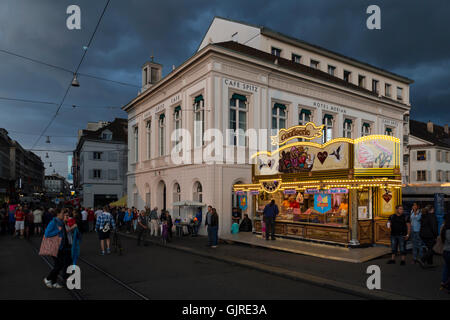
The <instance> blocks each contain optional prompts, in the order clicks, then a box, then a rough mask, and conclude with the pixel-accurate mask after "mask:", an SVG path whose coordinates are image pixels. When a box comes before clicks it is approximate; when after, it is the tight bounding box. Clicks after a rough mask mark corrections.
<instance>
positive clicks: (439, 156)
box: [436, 150, 442, 162]
mask: <svg viewBox="0 0 450 320" xmlns="http://www.w3.org/2000/svg"><path fill="white" fill-rule="evenodd" d="M436 161H438V162H442V157H441V150H436Z"/></svg>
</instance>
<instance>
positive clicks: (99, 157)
mask: <svg viewBox="0 0 450 320" xmlns="http://www.w3.org/2000/svg"><path fill="white" fill-rule="evenodd" d="M102 153H103V152H97V151H94V153H93V158H94V160H102Z"/></svg>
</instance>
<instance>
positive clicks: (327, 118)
mask: <svg viewBox="0 0 450 320" xmlns="http://www.w3.org/2000/svg"><path fill="white" fill-rule="evenodd" d="M323 124H324V125H325V127H324V128H323V136H322V137H323V138H322V141H323V143H325V142H327V141H330V140H331V139H333V116H332V115H331V114H325V115H324V117H323Z"/></svg>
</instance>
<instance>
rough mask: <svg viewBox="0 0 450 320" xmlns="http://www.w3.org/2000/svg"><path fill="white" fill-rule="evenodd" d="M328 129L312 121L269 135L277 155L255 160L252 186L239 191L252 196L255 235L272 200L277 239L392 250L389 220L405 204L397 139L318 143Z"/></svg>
mask: <svg viewBox="0 0 450 320" xmlns="http://www.w3.org/2000/svg"><path fill="white" fill-rule="evenodd" d="M322 134H323V126H319V127H317V126H315V125H314V124H313V123H308V124H306V125H305V126H295V127H291V128H289V129H281V130H280V131H279V133H278V135H276V136H273V137H271V138H272V145H275V146H277V147H278V149H276V150H273V151H272V152H270V151H264V152H258V153H256V154H254V155H253V156H252V160H253V165H252V184H236V185H234V186H233V190H234V192H235V193H236V194H237V195H238V196H240V197H243V198H245V199H246V198H247V196H248V197H252V199H253V200H252V201H251V207H249V210H251V211H252V213H253V214H250V215H252V216H253V221H254V222H253V223H254V229H253V230H254V232H255V233H258V234H261V233H263V232H264V223H263V219H262V214H263V210H264V207H265V206H266V205H267V204H268V203H269V202H270V201H271V200H272V199H273V200H275V203H276V204H277V206H278V208H279V215H278V216H277V218H276V220H275V230H276V232H275V234H276V235H278V236H282V237H286V238H294V239H305V240H306V239H307V240H316V241H320V242H329V243H333V244H343V245H346V246H360V245H361V246H364V245H371V244H373V243H380V244H389V243H390V240H389V237H390V232H389V230H388V229H387V228H386V222H387V218H388V217H389V216H390V215H391V214H393V213H394V212H395V206H396V205H397V204H399V203H401V175H400V166H399V164H400V140H399V139H398V138H395V137H392V136H387V135H369V136H364V137H361V138H358V139H349V138H336V139H332V140H330V141H327V142H326V143H323V144H319V143H314V142H311V141H307V139H309V140H311V139H317V138H319V137H321V136H322Z"/></svg>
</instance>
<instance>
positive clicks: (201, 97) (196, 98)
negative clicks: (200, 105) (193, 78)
mask: <svg viewBox="0 0 450 320" xmlns="http://www.w3.org/2000/svg"><path fill="white" fill-rule="evenodd" d="M202 100H203V95H198V96H196V97H195V99H194V102H195V103H197V102H199V101H202Z"/></svg>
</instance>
